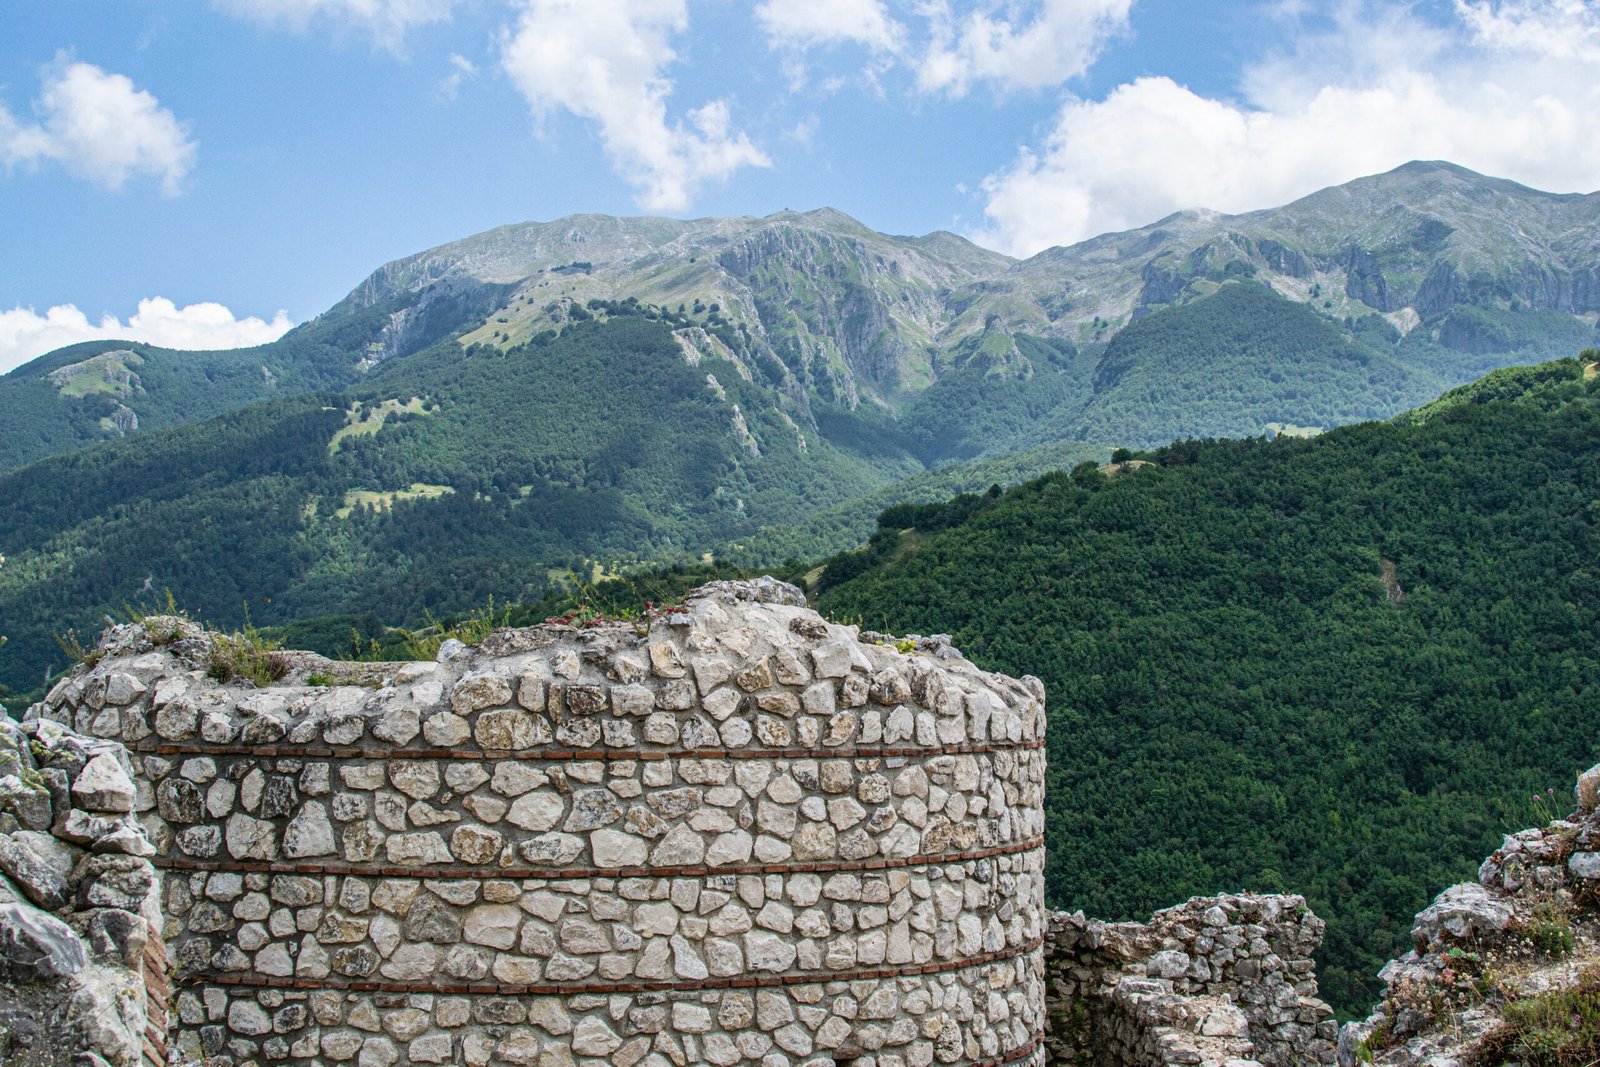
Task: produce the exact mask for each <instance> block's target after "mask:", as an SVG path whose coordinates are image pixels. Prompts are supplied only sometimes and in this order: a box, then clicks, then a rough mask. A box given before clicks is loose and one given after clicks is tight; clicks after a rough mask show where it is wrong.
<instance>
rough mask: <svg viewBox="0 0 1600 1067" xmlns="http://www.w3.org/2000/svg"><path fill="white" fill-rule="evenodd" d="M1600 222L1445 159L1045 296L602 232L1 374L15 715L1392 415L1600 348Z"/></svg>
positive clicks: (939, 238) (953, 245)
mask: <svg viewBox="0 0 1600 1067" xmlns="http://www.w3.org/2000/svg"><path fill="white" fill-rule="evenodd" d="M1597 222H1600V195H1590V196H1573V195H1556V194H1550V193H1543V192H1538V191H1536V190H1531V189H1527V188H1524V187H1522V186H1518V185H1515V184H1513V183H1510V182H1506V181H1502V180H1499V179H1493V178H1486V177H1483V176H1481V175H1477V174H1473V173H1472V172H1470V171H1465V170H1463V169H1461V168H1459V167H1455V166H1452V165H1450V164H1445V163H1414V164H1408V165H1407V166H1404V167H1401V168H1399V169H1397V170H1395V171H1392V172H1390V173H1388V174H1384V175H1378V176H1374V177H1371V178H1364V179H1360V180H1358V181H1355V182H1352V183H1349V184H1348V185H1344V186H1340V187H1337V188H1334V189H1329V190H1324V191H1322V192H1320V193H1316V194H1314V195H1312V196H1310V197H1307V198H1305V199H1303V200H1300V201H1296V202H1295V203H1293V204H1290V205H1287V206H1285V207H1282V208H1278V209H1274V210H1270V211H1260V212H1253V213H1250V214H1246V215H1236V216H1226V215H1218V214H1215V213H1206V212H1184V213H1180V214H1177V215H1173V216H1171V217H1169V218H1167V219H1163V220H1161V221H1159V222H1157V223H1153V224H1151V225H1150V226H1147V227H1144V228H1142V229H1139V230H1133V231H1128V232H1126V233H1120V234H1110V235H1106V236H1103V237H1099V238H1095V239H1094V240H1091V241H1087V242H1083V243H1081V244H1078V245H1074V246H1071V247H1067V248H1055V249H1050V250H1048V251H1046V252H1043V253H1040V254H1039V255H1037V256H1034V257H1032V258H1030V259H1027V260H1022V261H1017V260H1013V259H1010V258H1008V257H1005V256H1002V255H999V254H997V253H994V252H990V251H987V250H985V249H982V248H979V247H977V246H976V245H973V244H972V243H971V242H969V241H966V240H965V239H963V238H961V237H958V236H956V235H954V234H949V233H934V234H929V235H926V236H922V237H897V236H891V235H886V234H881V233H877V232H875V231H873V230H871V229H869V228H868V227H866V226H864V225H862V224H861V223H859V222H856V221H855V220H853V219H850V218H849V217H847V216H845V215H843V214H841V213H839V212H837V211H832V210H828V209H823V210H819V211H812V212H804V213H799V212H787V211H786V212H780V213H778V214H775V215H771V216H767V217H765V218H728V219H700V220H673V219H654V218H645V219H619V218H609V217H604V216H592V215H590V216H573V217H570V218H566V219H561V220H557V221H555V222H550V223H527V224H521V225H516V226H508V227H503V228H500V229H497V230H492V231H490V232H488V233H484V234H479V235H476V236H474V237H469V238H466V239H464V240H461V241H457V242H454V243H452V244H448V245H444V246H441V247H439V248H435V249H432V250H429V251H426V252H422V253H419V254H418V255H415V256H411V257H407V258H405V259H401V260H397V261H395V262H393V263H390V264H387V265H385V266H383V267H381V268H379V269H378V270H377V271H375V272H374V273H373V274H372V275H371V276H369V277H368V278H367V279H366V280H364V281H363V282H362V283H361V284H360V285H358V286H356V287H355V289H353V290H352V291H351V292H350V294H349V295H348V296H347V297H345V298H344V299H343V300H342V301H340V302H339V303H338V304H336V305H335V306H334V307H332V308H330V309H329V310H328V311H327V312H325V313H323V314H322V315H320V316H318V317H317V318H316V319H314V320H312V321H310V322H307V323H305V324H303V325H302V326H300V327H298V328H296V329H295V330H293V331H291V332H290V333H289V334H287V335H285V336H284V337H283V338H282V339H280V340H279V341H277V342H274V343H273V344H269V345H264V346H261V347H259V348H253V349H242V350H235V351H225V352H203V353H193V352H174V351H170V350H163V349H158V348H154V347H151V346H148V345H142V344H125V343H116V342H96V343H93V344H85V345H76V346H72V347H70V348H66V349H61V350H59V351H56V352H53V353H51V354H49V355H46V356H44V357H41V358H40V359H38V360H35V361H33V362H32V363H29V364H27V365H25V366H23V367H21V368H18V369H17V370H15V371H13V372H11V373H10V374H8V375H6V376H4V377H3V378H0V550H3V551H4V552H5V554H6V556H7V557H8V559H7V564H6V567H5V568H4V569H3V570H0V618H4V619H5V629H6V632H7V633H8V634H9V636H10V637H11V645H10V646H9V647H8V648H7V649H6V651H5V653H4V654H3V655H0V681H3V682H4V684H6V685H9V686H11V687H12V688H13V689H16V690H22V691H27V690H29V689H31V688H33V687H34V686H35V685H37V684H38V680H39V679H40V678H41V677H43V676H44V673H45V672H46V671H48V670H52V669H59V668H60V667H61V666H62V665H63V664H64V660H63V657H62V655H61V653H60V651H59V650H58V649H57V648H56V646H55V642H54V641H53V640H52V639H51V637H50V631H51V629H56V630H60V629H62V628H64V627H65V626H68V625H70V626H73V627H75V628H78V629H80V630H88V629H92V628H95V626H96V624H97V620H99V619H100V617H101V616H102V615H103V614H104V613H107V612H114V611H116V610H118V609H119V608H120V607H121V606H122V605H123V604H124V603H131V602H134V601H137V600H138V599H139V598H140V597H142V596H149V595H150V594H152V592H158V591H160V590H162V589H171V590H172V591H173V593H174V594H175V595H176V596H178V597H179V598H180V599H181V600H183V601H184V602H185V603H187V604H190V605H191V606H192V607H193V608H194V609H195V610H196V611H198V612H200V613H202V614H204V615H206V616H207V617H208V618H210V619H211V620H213V621H215V622H218V623H224V624H230V625H231V624H237V623H238V622H240V621H242V620H243V618H244V615H245V612H246V610H248V611H249V612H251V613H253V615H252V617H254V618H257V619H259V620H261V621H264V622H273V621H283V620H288V619H292V618H299V617H303V616H306V615H325V614H331V613H357V614H359V613H370V612H373V611H381V612H382V613H383V615H384V617H385V618H386V619H387V620H388V621H401V620H404V619H411V618H416V617H418V616H419V615H420V614H421V613H422V612H424V611H429V610H431V611H444V610H452V609H459V608H461V607H464V606H466V605H467V604H469V603H473V602H476V601H480V600H481V599H482V598H483V597H484V596H486V595H488V594H489V593H495V594H496V595H499V596H501V597H512V598H516V599H537V598H538V596H539V595H540V594H541V593H542V592H543V591H544V590H546V589H547V588H548V587H549V586H550V584H551V583H552V582H558V581H570V580H572V579H573V577H574V576H578V575H583V576H587V575H589V574H592V573H594V566H593V563H594V561H599V562H600V563H601V564H603V565H604V566H605V567H611V568H616V567H622V568H627V567H630V566H640V565H647V564H650V563H652V562H664V561H671V560H679V559H693V558H699V557H701V556H702V555H704V554H706V553H713V554H715V555H716V556H717V557H718V558H722V559H728V560H734V561H738V562H741V563H746V564H750V565H757V564H765V563H772V562H777V561H780V560H783V559H786V558H794V559H797V560H798V559H815V558H819V557H821V556H824V555H827V554H828V553H831V552H834V551H837V550H839V549H842V548H847V547H850V546H852V545H855V544H858V543H859V542H860V541H861V540H862V539H863V538H865V537H866V536H867V535H868V534H870V533H871V531H872V517H873V515H875V514H876V512H877V511H879V510H881V509H882V508H883V507H884V506H887V505H889V504H893V503H897V502H901V501H907V500H912V501H929V500H935V499H940V498H943V497H945V496H948V495H949V494H950V493H952V492H959V491H963V490H971V489H982V488H985V487H987V486H988V485H989V484H990V483H991V482H1004V483H1006V484H1012V483H1015V482H1017V481H1022V480H1026V479H1027V478H1030V477H1033V476H1036V475H1038V474H1041V473H1044V472H1045V471H1048V470H1052V469H1061V468H1065V467H1070V466H1072V465H1074V464H1075V463H1077V462H1079V461H1081V460H1084V459H1091V458H1094V459H1099V460H1102V461H1103V459H1104V458H1105V457H1106V456H1107V454H1109V452H1110V451H1111V449H1112V448H1113V447H1114V446H1119V445H1123V446H1132V447H1151V446H1156V445H1160V444H1164V443H1165V442H1168V441H1170V440H1173V439H1175V438H1184V437H1212V436H1235V437H1238V436H1243V437H1250V436H1257V435H1263V434H1265V435H1279V434H1289V435H1297V434H1313V433H1317V432H1319V431H1322V430H1324V429H1327V428H1329V427H1332V426H1336V425H1340V424H1344V423H1349V422H1353V421H1357V420H1361V419H1370V418H1382V417H1387V416H1390V415H1393V414H1394V413H1396V412H1399V411H1402V410H1405V409H1408V408H1414V407H1416V406H1418V405H1421V404H1424V403H1426V402H1428V401H1429V400H1431V399H1432V398H1434V397H1436V396H1438V395H1439V394H1440V393H1442V392H1444V391H1445V390H1446V389H1448V388H1450V387H1452V386H1455V385H1459V384H1461V383H1463V382H1466V381H1470V380H1472V379H1474V378H1477V377H1478V376H1479V375H1481V374H1483V373H1485V372H1487V371H1489V370H1492V369H1494V368H1496V367H1499V366H1504V365H1508V364H1512V363H1519V362H1534V361H1539V360H1543V359H1548V358H1552V357H1556V356H1570V355H1571V354H1573V353H1574V352H1576V351H1578V350H1580V349H1582V348H1584V347H1586V346H1587V345H1590V344H1592V343H1594V341H1595V337H1596V331H1595V322H1596V317H1597V312H1600V284H1597V282H1596V272H1597V270H1600V248H1597V247H1596V243H1597V241H1600V236H1597V235H1600V226H1597V225H1596V223H1597ZM85 446H93V447H85Z"/></svg>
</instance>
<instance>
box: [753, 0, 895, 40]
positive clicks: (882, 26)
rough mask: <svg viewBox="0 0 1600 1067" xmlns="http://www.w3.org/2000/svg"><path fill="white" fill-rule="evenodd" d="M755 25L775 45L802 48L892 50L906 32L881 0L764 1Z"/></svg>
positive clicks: (757, 9) (758, 8)
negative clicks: (844, 46) (853, 45)
mask: <svg viewBox="0 0 1600 1067" xmlns="http://www.w3.org/2000/svg"><path fill="white" fill-rule="evenodd" d="M756 22H757V23H759V24H760V26H761V28H762V30H763V31H764V32H765V33H766V35H767V39H768V40H769V41H770V42H771V43H773V44H774V45H788V46H795V47H800V48H809V47H812V46H814V45H820V44H835V43H841V42H854V43H857V44H864V45H867V46H868V47H870V48H875V49H884V50H890V51H892V50H894V49H896V48H898V47H899V44H900V37H901V34H902V33H903V32H904V29H903V27H902V26H901V25H900V23H899V22H897V21H895V20H894V19H893V18H891V17H890V15H889V12H888V11H887V9H885V8H884V6H883V3H882V0H765V2H764V3H762V4H760V5H759V6H757V7H756Z"/></svg>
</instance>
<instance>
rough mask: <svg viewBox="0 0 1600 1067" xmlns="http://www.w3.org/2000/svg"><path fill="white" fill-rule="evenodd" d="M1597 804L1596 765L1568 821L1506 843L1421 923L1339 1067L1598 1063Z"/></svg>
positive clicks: (1342, 1044) (1350, 1036)
mask: <svg viewBox="0 0 1600 1067" xmlns="http://www.w3.org/2000/svg"><path fill="white" fill-rule="evenodd" d="M1597 794H1600V765H1597V766H1595V767H1592V768H1590V769H1589V770H1588V771H1586V772H1584V774H1583V775H1581V776H1580V777H1579V779H1578V784H1577V788H1576V799H1577V809H1576V810H1575V811H1574V812H1573V813H1572V814H1571V815H1569V816H1567V817H1566V818H1562V819H1556V820H1553V821H1551V822H1549V823H1547V824H1545V825H1544V826H1539V827H1534V828H1532V829H1528V830H1522V831H1520V832H1518V833H1514V834H1510V835H1508V836H1507V837H1506V838H1505V841H1504V843H1503V844H1502V845H1501V846H1500V848H1498V849H1496V850H1495V851H1494V853H1493V854H1492V855H1490V856H1489V857H1488V858H1487V859H1485V860H1484V862H1483V864H1482V866H1480V867H1479V869H1478V880H1477V881H1476V882H1466V883H1463V884H1461V885H1455V886H1451V887H1450V888H1448V889H1446V890H1444V891H1443V892H1442V893H1440V894H1439V895H1438V896H1437V897H1436V898H1434V901H1433V902H1432V903H1431V904H1430V905H1429V906H1428V907H1427V908H1425V909H1424V910H1423V911H1422V912H1420V913H1419V914H1418V915H1417V917H1416V922H1415V924H1414V926H1413V927H1412V931H1411V934H1412V940H1413V942H1414V947H1413V948H1412V950H1411V951H1409V952H1407V953H1406V954H1405V955H1403V956H1401V957H1399V958H1398V959H1395V960H1392V961H1390V962H1389V964H1388V965H1386V966H1385V967H1384V968H1383V970H1382V971H1381V972H1380V973H1379V976H1378V977H1379V979H1380V980H1381V981H1382V982H1383V987H1384V991H1383V999H1382V1000H1381V1002H1380V1003H1379V1005H1378V1007H1377V1009H1376V1010H1375V1011H1374V1012H1373V1013H1372V1014H1371V1015H1370V1016H1369V1017H1368V1018H1366V1019H1365V1020H1362V1021H1360V1022H1354V1023H1350V1024H1348V1025H1346V1026H1345V1027H1344V1029H1343V1030H1342V1031H1341V1032H1340V1034H1339V1063H1340V1065H1341V1067H1357V1065H1359V1064H1373V1065H1377V1067H1461V1065H1464V1064H1469V1063H1472V1064H1499V1063H1507V1062H1527V1063H1550V1064H1556V1063H1579V1062H1590V1061H1592V1060H1593V1059H1594V1058H1595V1057H1597V1056H1600V1040H1597V1039H1596V1038H1595V1036H1594V1035H1595V1034H1596V1033H1600V996H1597V993H1600V812H1597V810H1596V809H1597V806H1600V796H1597ZM1540 799H1541V803H1543V804H1550V803H1553V802H1554V800H1555V797H1554V794H1548V795H1547V796H1546V797H1543V798H1540ZM1551 1020H1554V1021H1553V1022H1552V1021H1551ZM1574 1057H1576V1058H1574Z"/></svg>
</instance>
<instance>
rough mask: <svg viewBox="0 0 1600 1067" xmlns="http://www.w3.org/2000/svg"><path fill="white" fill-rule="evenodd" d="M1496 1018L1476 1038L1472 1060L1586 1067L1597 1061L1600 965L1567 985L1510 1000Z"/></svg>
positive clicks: (1539, 1066)
mask: <svg viewBox="0 0 1600 1067" xmlns="http://www.w3.org/2000/svg"><path fill="white" fill-rule="evenodd" d="M1501 1019H1502V1023H1501V1025H1500V1027H1499V1028H1497V1029H1496V1030H1494V1031H1493V1032H1491V1033H1489V1034H1488V1035H1486V1036H1485V1037H1484V1038H1483V1040H1482V1042H1480V1043H1479V1046H1478V1048H1477V1050H1476V1052H1475V1054H1474V1056H1473V1058H1472V1062H1473V1063H1474V1064H1481V1065H1485V1067H1487V1065H1489V1064H1498V1063H1506V1062H1521V1063H1523V1064H1525V1065H1526V1067H1591V1065H1592V1064H1594V1063H1595V1062H1596V1061H1600V968H1596V967H1589V968H1587V969H1585V970H1584V972H1583V973H1582V974H1581V975H1579V976H1578V983H1577V984H1576V985H1574V986H1571V987H1569V988H1566V989H1556V990H1551V991H1550V992H1548V993H1540V994H1537V995H1535V996H1531V997H1524V998H1522V999H1521V1000H1513V1001H1510V1002H1509V1003H1507V1004H1506V1005H1505V1007H1504V1008H1503V1009H1502V1010H1501Z"/></svg>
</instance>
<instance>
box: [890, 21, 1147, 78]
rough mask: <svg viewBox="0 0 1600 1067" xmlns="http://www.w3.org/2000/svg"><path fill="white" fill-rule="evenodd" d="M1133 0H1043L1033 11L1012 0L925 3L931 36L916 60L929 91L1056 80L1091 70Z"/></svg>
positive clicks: (1122, 24) (1118, 28)
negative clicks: (958, 7) (963, 6)
mask: <svg viewBox="0 0 1600 1067" xmlns="http://www.w3.org/2000/svg"><path fill="white" fill-rule="evenodd" d="M1131 4H1132V0H1043V2H1042V3H1040V4H1038V5H1037V8H1036V10H1033V11H1032V12H1031V13H1030V15H1024V14H1023V12H1024V10H1026V9H1027V8H1031V7H1034V5H1023V4H1018V3H1015V2H1005V3H987V4H982V5H979V6H977V7H976V8H973V9H970V10H967V11H965V12H961V13H959V14H958V13H957V12H955V11H954V10H952V8H951V6H950V4H949V3H948V0H937V2H932V3H929V4H927V5H926V7H925V11H926V12H927V16H928V18H929V21H930V27H931V31H932V39H931V41H930V43H929V45H928V47H927V50H926V51H925V52H924V53H923V54H922V56H921V57H920V59H919V61H918V64H917V85H918V86H919V87H920V88H921V89H922V90H923V91H925V92H938V93H947V94H949V95H951V96H962V95H964V94H965V93H966V92H967V91H968V90H969V89H970V88H971V87H972V84H973V83H974V82H990V83H992V84H994V85H995V86H996V87H998V88H1000V89H1003V90H1008V91H1014V90H1019V89H1041V88H1044V87H1046V86H1050V85H1059V84H1061V83H1062V82H1064V81H1066V80H1068V79H1069V78H1075V77H1077V76H1078V75H1080V74H1083V73H1084V72H1085V71H1087V70H1088V69H1089V66H1090V64H1092V63H1093V62H1094V60H1095V57H1096V56H1097V55H1099V53H1100V49H1101V47H1102V46H1103V45H1104V44H1105V42H1106V41H1107V39H1108V38H1110V37H1111V35H1112V34H1114V33H1116V32H1117V31H1119V30H1121V29H1122V28H1123V27H1125V26H1126V25H1127V21H1128V8H1129V7H1130V6H1131Z"/></svg>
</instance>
